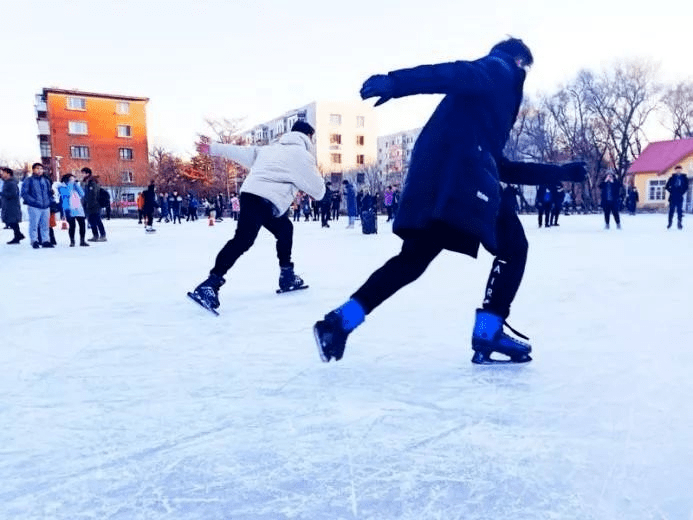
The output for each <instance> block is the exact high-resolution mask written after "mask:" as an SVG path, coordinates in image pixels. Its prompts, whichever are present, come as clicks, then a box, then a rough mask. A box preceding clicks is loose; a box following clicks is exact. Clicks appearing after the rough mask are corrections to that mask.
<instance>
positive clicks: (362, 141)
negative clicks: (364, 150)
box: [356, 135, 366, 146]
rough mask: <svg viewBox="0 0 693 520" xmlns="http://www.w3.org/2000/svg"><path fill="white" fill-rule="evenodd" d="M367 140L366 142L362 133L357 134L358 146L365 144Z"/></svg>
mask: <svg viewBox="0 0 693 520" xmlns="http://www.w3.org/2000/svg"><path fill="white" fill-rule="evenodd" d="M365 142H366V139H365V137H363V136H362V135H357V136H356V146H363V143H365Z"/></svg>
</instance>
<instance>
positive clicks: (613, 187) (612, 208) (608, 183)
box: [599, 172, 621, 229]
mask: <svg viewBox="0 0 693 520" xmlns="http://www.w3.org/2000/svg"><path fill="white" fill-rule="evenodd" d="M599 189H601V191H602V209H603V210H604V223H605V224H604V228H605V229H609V216H610V215H613V216H614V222H616V227H617V228H618V229H621V217H620V215H619V213H618V208H619V207H620V206H621V183H620V182H617V181H616V177H615V176H614V174H613V173H612V172H608V173H607V174H606V178H605V179H604V181H602V182H601V183H600V184H599Z"/></svg>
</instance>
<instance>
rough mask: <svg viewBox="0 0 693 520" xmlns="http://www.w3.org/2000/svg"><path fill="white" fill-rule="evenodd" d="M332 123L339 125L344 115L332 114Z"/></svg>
mask: <svg viewBox="0 0 693 520" xmlns="http://www.w3.org/2000/svg"><path fill="white" fill-rule="evenodd" d="M330 124H331V125H335V126H339V125H341V124H342V116H341V114H330Z"/></svg>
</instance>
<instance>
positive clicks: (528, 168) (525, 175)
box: [498, 158, 587, 185]
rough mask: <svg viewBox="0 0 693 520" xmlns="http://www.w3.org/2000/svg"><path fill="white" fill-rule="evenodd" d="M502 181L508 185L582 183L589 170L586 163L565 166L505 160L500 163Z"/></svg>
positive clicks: (499, 172) (499, 170)
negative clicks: (559, 182) (560, 182)
mask: <svg viewBox="0 0 693 520" xmlns="http://www.w3.org/2000/svg"><path fill="white" fill-rule="evenodd" d="M498 174H499V176H500V180H502V181H503V182H507V183H508V184H530V185H534V184H551V183H555V182H558V181H571V182H582V181H583V180H585V176H586V175H587V170H586V169H585V163H583V162H572V163H568V164H563V165H560V166H559V165H555V164H542V163H530V162H514V161H509V160H507V159H505V158H503V159H501V161H499V163H498Z"/></svg>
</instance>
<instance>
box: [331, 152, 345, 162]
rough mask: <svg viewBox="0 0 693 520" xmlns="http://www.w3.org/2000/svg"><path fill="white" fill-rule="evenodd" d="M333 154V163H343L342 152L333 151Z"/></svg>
mask: <svg viewBox="0 0 693 520" xmlns="http://www.w3.org/2000/svg"><path fill="white" fill-rule="evenodd" d="M331 155H332V163H334V164H342V154H341V153H333V154H331Z"/></svg>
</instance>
